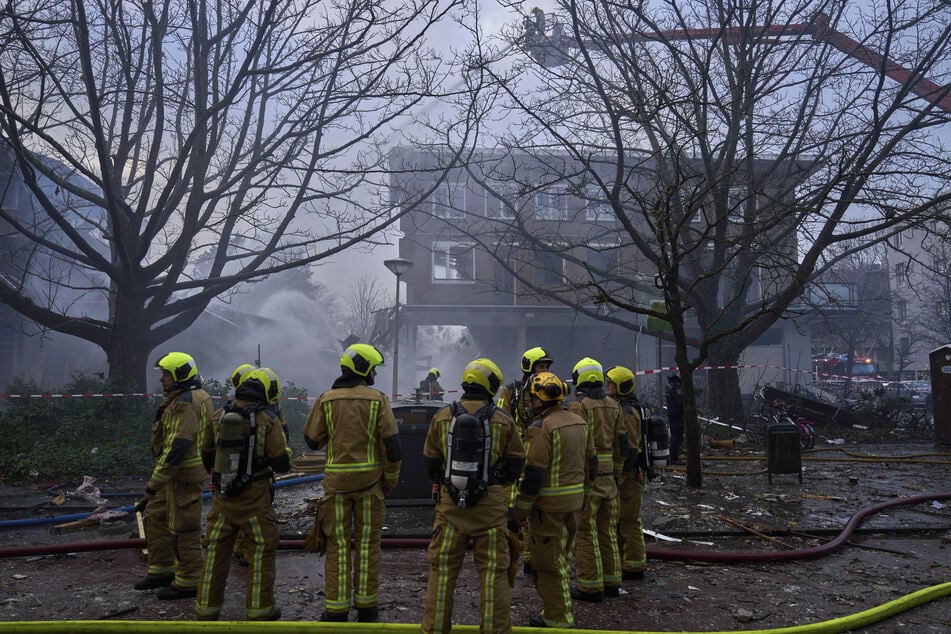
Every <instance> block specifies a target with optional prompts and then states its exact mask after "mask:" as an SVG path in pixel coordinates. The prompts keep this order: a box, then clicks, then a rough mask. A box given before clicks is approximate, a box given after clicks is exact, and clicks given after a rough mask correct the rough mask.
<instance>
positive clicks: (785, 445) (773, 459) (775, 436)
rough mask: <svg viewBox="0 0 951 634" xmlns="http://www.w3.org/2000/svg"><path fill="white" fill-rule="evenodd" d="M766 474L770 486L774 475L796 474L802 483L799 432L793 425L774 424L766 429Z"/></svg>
mask: <svg viewBox="0 0 951 634" xmlns="http://www.w3.org/2000/svg"><path fill="white" fill-rule="evenodd" d="M766 472H767V474H768V478H769V483H770V484H772V483H773V474H774V473H796V474H798V475H799V482H800V483H802V449H801V448H800V447H799V430H798V429H796V426H795V425H793V424H792V423H773V424H772V425H769V426H768V427H767V428H766Z"/></svg>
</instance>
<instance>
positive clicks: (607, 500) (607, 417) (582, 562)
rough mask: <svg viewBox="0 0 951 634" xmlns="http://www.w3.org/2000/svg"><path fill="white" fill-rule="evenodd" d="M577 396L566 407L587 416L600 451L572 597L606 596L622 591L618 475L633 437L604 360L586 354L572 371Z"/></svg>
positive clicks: (584, 518)
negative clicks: (610, 392) (608, 390)
mask: <svg viewBox="0 0 951 634" xmlns="http://www.w3.org/2000/svg"><path fill="white" fill-rule="evenodd" d="M571 378H572V379H573V380H574V382H575V397H574V399H573V400H572V401H571V402H570V403H569V404H568V409H569V410H570V411H572V412H574V413H575V414H578V415H579V416H581V417H582V418H584V419H585V422H586V423H587V424H588V432H589V433H590V434H591V437H592V438H593V439H594V447H595V451H596V452H597V456H598V470H597V474H596V476H595V477H594V478H593V479H592V480H591V482H589V483H588V485H587V486H586V487H585V505H584V510H582V512H581V519H580V520H579V526H578V543H577V545H576V546H575V559H576V561H577V568H578V571H577V572H578V585H577V587H575V588H572V590H571V596H572V597H574V598H575V599H578V600H579V601H603V600H604V597H605V596H609V597H616V596H619V595H620V587H621V553H620V551H619V550H618V545H617V519H618V491H617V482H616V478H617V477H619V476H620V475H621V468H622V467H623V465H624V460H625V459H626V458H627V454H628V447H629V440H628V435H627V432H626V431H625V429H624V424H623V422H622V421H621V408H620V406H618V404H617V401H615V400H614V399H613V398H611V397H609V396H607V395H606V394H605V393H604V370H603V368H602V367H601V364H600V363H598V362H597V361H595V360H594V359H592V358H590V357H585V358H584V359H581V360H580V361H578V363H576V364H575V367H574V370H573V371H572V373H571Z"/></svg>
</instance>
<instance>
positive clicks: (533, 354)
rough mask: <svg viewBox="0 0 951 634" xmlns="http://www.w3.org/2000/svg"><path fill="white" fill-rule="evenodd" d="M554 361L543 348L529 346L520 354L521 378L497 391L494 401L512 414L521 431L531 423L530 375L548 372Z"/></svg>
mask: <svg viewBox="0 0 951 634" xmlns="http://www.w3.org/2000/svg"><path fill="white" fill-rule="evenodd" d="M554 362H555V361H554V359H552V357H551V355H550V354H548V353H547V352H545V349H544V348H540V347H535V348H529V349H528V350H526V351H525V352H524V354H522V361H521V364H520V366H521V368H522V378H521V380H519V381H512V382H511V383H509V384H508V385H506V386H504V387H503V388H502V389H501V391H499V397H498V399H497V401H496V402H497V404H498V406H499V407H501V408H502V409H504V410H505V411H507V412H508V413H509V414H511V415H512V418H513V419H515V423H516V424H517V425H518V426H519V429H520V430H522V431H523V432H524V431H525V430H526V429H528V427H529V425H531V424H532V399H531V396H530V395H529V393H528V387H529V385H530V384H531V380H532V375H533V374H535V373H536V372H548V370H549V369H550V368H551V364H552V363H554Z"/></svg>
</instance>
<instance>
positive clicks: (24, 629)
mask: <svg viewBox="0 0 951 634" xmlns="http://www.w3.org/2000/svg"><path fill="white" fill-rule="evenodd" d="M948 595H951V581H949V582H945V583H940V584H938V585H936V586H931V587H930V588H924V589H923V590H918V591H917V592H912V593H911V594H906V595H905V596H903V597H901V598H898V599H895V600H894V601H889V602H888V603H883V604H882V605H879V606H876V607H874V608H870V609H868V610H865V611H863V612H857V613H855V614H851V615H849V616H843V617H839V618H837V619H832V620H829V621H821V622H819V623H809V624H807V625H795V626H792V627H779V628H773V629H768V630H738V631H737V632H736V633H735V634H836V633H838V632H847V631H849V630H857V629H859V628H862V627H865V626H867V625H871V624H873V623H878V622H879V621H883V620H885V619H887V618H889V617H892V616H895V615H896V614H900V613H901V612H904V611H906V610H910V609H911V608H913V607H916V606H919V605H921V604H923V603H928V602H929V601H934V600H936V599H940V598H943V597H946V596H948ZM169 630H172V631H174V632H182V633H184V632H195V633H201V634H210V633H212V632H215V633H217V632H274V633H275V634H276V633H278V632H280V633H281V634H293V633H297V632H301V633H306V632H346V633H347V634H380V633H386V632H393V633H396V632H407V633H408V632H419V625H414V624H412V623H347V624H346V625H341V624H340V623H315V622H300V621H298V622H283V623H282V622H273V623H263V622H260V621H12V622H9V623H0V631H2V632H4V633H9V634H25V633H30V634H39V633H40V632H42V633H43V634H59V633H61V634H78V633H80V632H93V633H96V634H99V633H106V632H154V633H155V634H164V633H165V632H168V631H169ZM452 631H453V632H454V633H457V634H478V632H479V626H478V625H456V626H454V627H453V628H452ZM512 632H513V634H529V633H537V632H566V633H568V632H570V633H572V634H651V633H647V632H640V633H638V632H637V631H634V630H630V631H622V630H565V629H561V628H546V629H539V628H535V627H514V628H512ZM697 634H734V633H732V632H704V633H697Z"/></svg>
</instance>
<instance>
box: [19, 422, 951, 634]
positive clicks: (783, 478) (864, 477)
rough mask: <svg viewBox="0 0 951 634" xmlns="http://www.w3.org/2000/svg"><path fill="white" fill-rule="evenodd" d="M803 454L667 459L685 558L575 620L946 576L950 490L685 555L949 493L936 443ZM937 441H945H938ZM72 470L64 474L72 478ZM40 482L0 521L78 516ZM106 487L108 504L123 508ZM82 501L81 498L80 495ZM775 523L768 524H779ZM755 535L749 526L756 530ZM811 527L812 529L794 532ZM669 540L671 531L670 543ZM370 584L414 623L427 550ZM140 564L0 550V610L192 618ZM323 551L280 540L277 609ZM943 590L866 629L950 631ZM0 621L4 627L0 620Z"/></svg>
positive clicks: (813, 616)
mask: <svg viewBox="0 0 951 634" xmlns="http://www.w3.org/2000/svg"><path fill="white" fill-rule="evenodd" d="M832 440H833V439H826V440H825V443H824V445H823V447H821V448H820V450H818V451H813V452H807V453H806V454H805V455H804V456H803V464H804V467H805V471H804V474H803V482H802V484H800V483H799V481H798V479H797V477H796V476H795V475H788V474H775V475H773V483H772V484H769V483H768V481H767V480H768V479H767V475H766V473H765V471H764V468H765V461H764V460H763V458H762V454H761V453H757V452H755V451H747V450H742V449H740V450H706V451H705V452H704V455H705V459H704V463H703V464H704V478H703V487H702V489H700V490H696V489H691V488H688V487H687V486H686V484H685V479H684V474H683V472H682V471H678V470H670V471H668V472H667V474H666V476H665V477H664V478H663V479H662V480H655V481H653V482H651V483H650V484H649V486H648V489H647V493H646V496H645V501H644V508H643V515H644V521H645V526H646V527H647V528H648V529H649V530H651V531H654V532H656V533H657V534H658V535H659V538H658V539H653V538H648V549H649V552H652V551H653V552H669V551H670V550H671V549H681V550H684V551H685V554H684V556H683V558H682V559H679V560H671V559H666V558H665V559H657V558H651V560H650V561H649V572H648V575H647V577H646V579H644V580H643V581H630V582H625V583H624V586H623V594H622V595H621V596H620V597H619V598H616V599H610V600H608V602H607V603H604V604H576V606H575V618H576V621H577V626H578V627H579V628H585V629H595V630H630V631H727V630H757V629H769V628H778V627H785V626H792V625H799V624H806V623H812V622H818V621H825V620H829V619H834V618H839V617H844V616H847V615H850V614H854V613H857V612H860V611H863V610H867V609H869V608H872V607H874V606H877V605H880V604H883V603H886V602H889V601H893V600H896V599H899V598H901V597H902V596H904V595H907V594H909V593H911V592H915V591H917V590H921V589H923V588H927V587H929V586H933V585H936V584H939V583H945V582H949V581H951V544H949V543H948V542H949V536H951V500H944V501H935V502H923V503H918V504H915V505H911V506H896V507H893V508H889V509H888V510H886V511H884V512H881V513H877V514H875V515H873V516H871V517H869V518H868V519H867V520H866V521H864V522H863V523H862V524H861V525H860V527H859V530H858V531H857V532H856V533H855V534H854V535H853V536H852V538H851V540H850V541H849V542H848V543H847V544H846V545H844V546H843V547H841V548H839V549H838V550H836V551H834V552H832V553H831V554H828V555H825V556H822V557H818V558H810V559H802V560H793V561H773V562H759V563H731V562H726V561H724V562H712V563H700V562H696V561H691V560H690V558H689V555H688V554H686V553H687V552H690V551H701V552H704V553H710V552H724V553H728V552H735V551H736V552H765V551H786V550H790V549H796V548H812V547H816V546H819V545H821V544H823V543H826V542H828V541H829V540H831V539H833V538H834V537H835V536H836V535H837V534H838V532H839V530H840V529H841V528H842V527H843V526H844V525H845V524H846V522H847V521H848V520H849V518H850V517H851V516H852V515H853V514H855V513H856V512H857V511H859V510H860V509H862V508H865V507H869V506H872V505H877V504H880V503H884V502H889V501H894V500H897V499H900V498H906V497H910V496H918V495H923V494H933V493H939V492H945V493H948V492H951V454H948V453H940V451H941V450H940V449H938V448H936V447H935V446H934V445H933V444H931V443H913V444H896V443H883V444H868V443H865V444H860V443H855V442H851V441H850V442H847V443H845V444H831V442H830V441H832ZM944 451H947V449H946V448H945V449H944ZM78 482H81V480H79V481H77V482H74V483H67V485H66V487H65V488H67V489H68V488H69V486H72V487H73V488H75V486H76V485H77V484H78ZM96 484H97V485H98V486H100V488H101V490H102V493H103V496H104V497H106V498H108V497H109V494H110V493H113V494H118V493H121V492H124V491H126V492H130V493H131V492H137V491H139V490H140V488H141V482H129V481H127V480H122V481H113V482H108V481H107V482H98V483H96ZM47 486H48V484H47V485H39V484H37V483H30V484H28V485H20V486H5V487H3V488H2V490H0V512H2V516H0V520H9V519H13V518H29V517H34V518H39V517H49V516H56V515H63V514H66V513H75V512H77V511H78V510H82V508H84V506H83V504H82V503H80V501H77V500H73V499H67V500H66V502H65V503H64V504H63V505H62V506H61V507H53V506H51V505H50V501H51V500H52V498H51V497H50V496H49V495H48V494H47V492H46V490H45V489H46V487H47ZM318 492H319V485H315V484H307V485H299V486H293V487H286V488H282V489H279V490H278V497H277V507H278V509H279V512H280V517H281V521H282V524H283V531H282V535H283V537H284V538H286V539H300V538H301V535H302V533H303V532H304V531H306V529H307V528H308V527H309V521H310V520H309V518H308V515H307V504H306V499H307V498H308V497H312V496H313V495H316V494H317V493H318ZM131 501H132V500H131V499H129V498H125V499H121V498H114V499H112V500H110V504H111V505H122V504H129V503H130V502H131ZM85 508H87V509H89V506H88V504H87V505H86V506H85ZM431 517H432V509H431V508H422V509H419V508H417V509H407V508H394V509H391V512H390V515H389V518H388V520H389V521H388V525H387V534H388V535H392V536H397V535H398V536H403V537H412V536H425V534H426V530H427V526H428V524H429V522H430V520H431ZM774 529H775V530H774ZM134 531H135V525H134V522H132V521H131V518H129V517H126V518H123V519H119V520H116V521H112V522H108V523H105V524H103V525H100V526H94V527H89V528H84V529H73V530H63V529H57V528H54V525H52V524H45V525H39V526H26V527H15V528H5V529H3V530H2V531H0V549H9V548H11V547H16V546H23V545H38V544H53V543H73V542H86V541H90V540H117V539H118V540H123V539H125V538H127V537H130V536H131V535H133V534H134ZM753 531H757V533H759V534H756V533H754V532H753ZM803 534H804V535H806V536H803ZM668 539H679V540H683V541H681V542H672V541H667V540H668ZM469 564H470V565H469V566H468V567H467V569H466V570H465V571H464V573H463V575H462V577H461V578H460V582H459V585H458V586H457V589H456V610H455V620H456V622H458V623H462V624H475V623H477V622H478V609H477V608H478V584H477V579H476V577H475V574H474V568H473V566H472V565H471V560H470V561H469ZM383 565H384V570H383V574H382V584H381V588H380V597H381V604H380V607H381V620H382V621H385V622H390V623H419V621H420V619H421V617H422V606H423V599H424V596H425V590H426V578H427V564H426V561H425V553H424V551H423V550H421V549H386V550H384V555H383ZM144 573H145V565H144V563H143V559H142V556H141V553H140V551H139V550H138V549H115V550H104V551H99V552H79V553H74V554H64V555H46V556H35V555H34V556H17V557H3V558H0V621H24V620H66V619H101V618H119V619H129V620H155V619H157V620H190V619H192V618H194V617H193V613H192V605H191V601H189V600H184V601H177V602H163V601H159V600H158V599H156V598H155V596H154V593H153V592H137V591H135V590H133V589H132V584H133V583H134V581H135V580H136V579H138V578H139V577H141V576H142V575H143V574H144ZM245 575H246V572H245V569H243V568H240V567H238V566H234V567H233V568H232V577H231V581H230V585H229V587H230V588H231V589H233V591H234V592H233V593H231V594H230V596H229V599H228V602H227V604H226V606H225V609H224V612H223V615H222V616H223V618H226V619H240V618H243V605H244V600H243V593H244V579H245ZM322 589H323V561H322V560H321V559H319V558H318V557H317V556H315V555H309V554H305V553H302V552H300V551H291V550H285V551H281V552H280V554H279V556H278V582H277V588H276V595H277V597H278V603H279V605H280V606H281V608H282V610H283V615H284V620H293V621H312V620H316V619H317V618H318V617H319V615H320V613H321V611H322V609H323V594H322ZM539 611H540V603H539V600H538V598H537V595H536V594H535V591H534V588H533V587H532V585H531V583H530V581H529V579H527V578H525V577H524V576H522V575H521V573H520V574H519V577H518V579H517V582H516V587H515V589H514V590H513V597H512V617H513V624H514V625H526V624H527V622H528V618H529V617H530V616H531V615H533V614H536V613H538V612H539ZM949 615H951V597H949V598H944V599H939V600H936V601H933V602H930V603H926V604H925V605H922V606H920V607H916V608H913V609H911V610H910V611H906V612H903V613H901V614H899V615H897V616H893V617H891V618H888V619H887V620H884V621H881V622H879V623H876V624H872V625H868V626H864V627H861V628H858V629H856V631H861V632H874V633H884V632H889V633H890V632H935V633H937V632H948V631H951V616H949ZM0 630H3V626H2V624H0Z"/></svg>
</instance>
